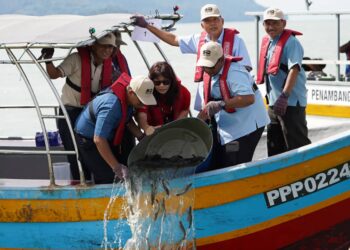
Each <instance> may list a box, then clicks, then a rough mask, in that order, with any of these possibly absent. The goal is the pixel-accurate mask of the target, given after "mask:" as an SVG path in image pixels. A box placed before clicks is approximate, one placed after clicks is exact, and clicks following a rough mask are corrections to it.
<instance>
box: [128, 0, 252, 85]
mask: <svg viewBox="0 0 350 250" xmlns="http://www.w3.org/2000/svg"><path fill="white" fill-rule="evenodd" d="M132 18H135V24H136V25H137V26H140V27H143V28H147V29H148V30H149V31H151V32H152V33H153V34H155V35H156V36H157V37H159V38H160V39H161V40H163V41H164V42H166V43H168V44H170V45H173V46H179V47H180V50H181V52H182V53H183V54H197V59H198V58H199V51H200V47H201V46H202V45H203V44H204V43H205V42H208V41H216V42H218V43H220V44H222V46H223V47H224V53H225V55H226V54H229V55H232V56H240V57H243V60H242V61H241V62H240V63H241V64H242V65H244V66H246V67H247V69H249V70H251V69H252V64H251V62H250V57H249V54H248V51H247V48H246V46H245V44H244V41H243V40H242V39H241V38H240V37H239V35H237V33H239V32H238V31H237V30H235V29H224V18H223V17H222V16H221V12H220V10H219V8H218V6H217V5H215V4H206V5H204V6H203V7H202V9H201V26H202V29H203V30H204V31H203V32H202V33H201V34H194V35H191V36H186V37H178V36H176V35H175V34H173V33H170V32H167V31H164V30H161V29H158V28H156V27H154V26H152V25H151V24H148V23H147V22H146V20H145V18H144V17H143V16H140V15H137V16H133V17H132ZM201 73H202V72H201V71H200V69H199V68H196V75H195V81H196V82H200V81H201V77H202V75H201Z"/></svg>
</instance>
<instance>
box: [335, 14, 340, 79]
mask: <svg viewBox="0 0 350 250" xmlns="http://www.w3.org/2000/svg"><path fill="white" fill-rule="evenodd" d="M335 17H336V18H337V59H338V61H340V52H339V47H340V14H335ZM336 67H337V74H336V80H337V81H339V79H340V64H337V65H336Z"/></svg>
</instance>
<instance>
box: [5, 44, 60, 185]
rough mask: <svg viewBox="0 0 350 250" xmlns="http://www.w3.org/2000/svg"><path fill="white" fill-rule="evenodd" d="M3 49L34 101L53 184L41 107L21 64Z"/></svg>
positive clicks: (11, 53)
mask: <svg viewBox="0 0 350 250" xmlns="http://www.w3.org/2000/svg"><path fill="white" fill-rule="evenodd" d="M5 49H6V52H7V54H8V56H9V58H10V60H11V61H12V62H13V64H15V65H16V67H17V69H18V71H19V72H20V74H21V76H22V78H23V80H24V83H25V84H26V86H27V89H28V91H29V94H30V96H31V98H32V101H33V103H34V106H35V110H36V113H37V115H38V118H39V123H40V126H41V129H42V131H43V136H44V142H45V152H46V156H47V161H48V165H49V175H50V185H55V179H54V176H53V168H52V159H51V154H50V152H49V151H50V149H49V140H48V138H47V130H46V126H45V123H44V121H43V115H42V113H41V109H40V106H39V102H38V99H37V98H36V96H35V93H34V90H33V88H32V86H31V84H30V82H29V80H28V78H27V75H26V73H25V72H24V70H23V68H22V66H21V65H20V63H19V62H18V59H17V58H16V56H15V55H14V54H13V52H12V51H11V49H10V48H5Z"/></svg>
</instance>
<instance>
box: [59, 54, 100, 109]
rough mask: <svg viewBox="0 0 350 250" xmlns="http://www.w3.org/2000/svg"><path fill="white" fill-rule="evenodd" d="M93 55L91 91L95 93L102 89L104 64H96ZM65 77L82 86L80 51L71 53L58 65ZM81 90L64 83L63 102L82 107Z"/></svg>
mask: <svg viewBox="0 0 350 250" xmlns="http://www.w3.org/2000/svg"><path fill="white" fill-rule="evenodd" d="M90 56H91V64H90V65H91V91H92V92H94V93H97V92H99V90H100V79H101V72H102V68H103V64H102V63H101V64H99V65H97V66H95V64H94V57H93V55H92V54H90ZM58 69H60V70H61V73H62V75H63V76H64V77H68V78H69V79H70V80H71V82H73V83H74V84H75V85H76V86H78V87H81V58H80V56H79V53H78V52H75V53H72V54H70V55H69V56H68V57H67V58H65V59H64V60H63V62H62V63H61V64H60V65H59V66H58ZM80 96H81V94H80V92H78V91H76V90H74V89H72V88H71V87H70V86H68V85H67V84H64V85H63V88H62V96H61V99H62V102H63V104H64V105H69V106H73V107H81V105H80Z"/></svg>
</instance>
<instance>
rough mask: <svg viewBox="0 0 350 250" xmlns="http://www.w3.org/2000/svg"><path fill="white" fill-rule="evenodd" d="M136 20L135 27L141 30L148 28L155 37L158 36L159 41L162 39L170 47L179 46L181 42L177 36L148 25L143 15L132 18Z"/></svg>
mask: <svg viewBox="0 0 350 250" xmlns="http://www.w3.org/2000/svg"><path fill="white" fill-rule="evenodd" d="M131 18H133V19H135V25H137V26H139V27H141V28H146V29H148V30H149V31H151V32H152V33H153V34H154V35H155V36H157V37H158V38H159V39H161V40H162V41H163V42H166V43H167V44H169V45H172V46H179V41H178V38H177V36H176V35H174V34H173V33H171V32H168V31H165V30H162V29H158V28H157V27H155V26H153V25H150V24H149V23H147V21H146V20H145V18H144V16H141V15H135V16H133V17H131Z"/></svg>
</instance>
